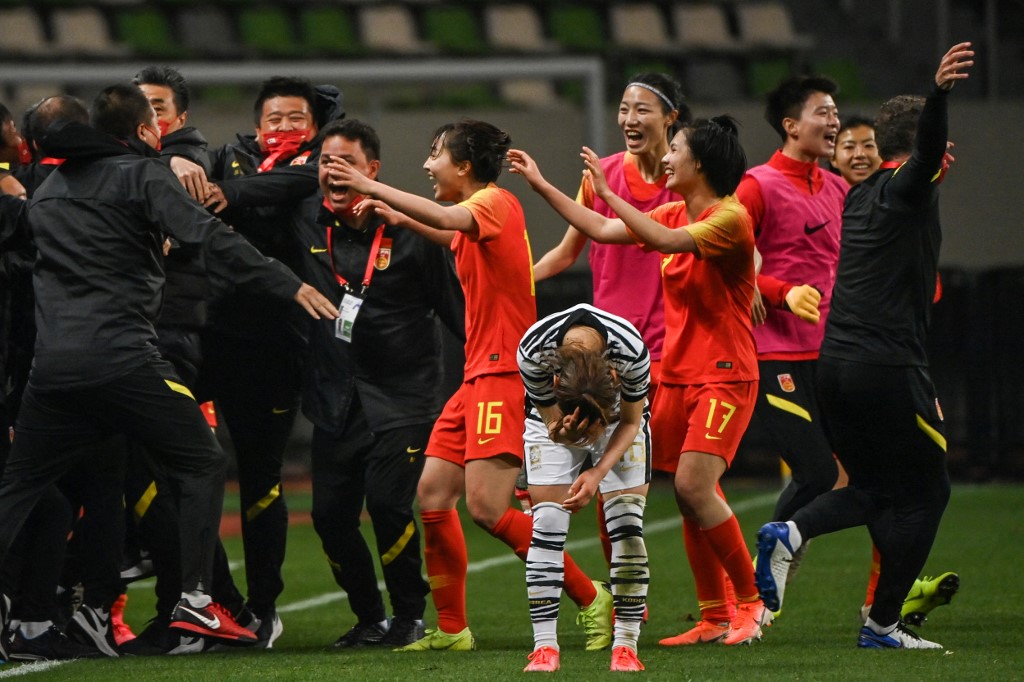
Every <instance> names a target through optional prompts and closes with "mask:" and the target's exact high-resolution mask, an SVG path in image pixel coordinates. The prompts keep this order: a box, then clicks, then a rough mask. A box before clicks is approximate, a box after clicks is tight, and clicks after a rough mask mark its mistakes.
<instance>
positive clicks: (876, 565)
mask: <svg viewBox="0 0 1024 682" xmlns="http://www.w3.org/2000/svg"><path fill="white" fill-rule="evenodd" d="M881 566H882V555H881V554H879V553H878V548H877V547H875V546H874V545H871V573H870V574H869V575H868V591H867V594H865V595H864V605H865V606H871V605H872V604H874V603H875V588H877V587H878V574H879V573H880V572H881V570H882V568H881Z"/></svg>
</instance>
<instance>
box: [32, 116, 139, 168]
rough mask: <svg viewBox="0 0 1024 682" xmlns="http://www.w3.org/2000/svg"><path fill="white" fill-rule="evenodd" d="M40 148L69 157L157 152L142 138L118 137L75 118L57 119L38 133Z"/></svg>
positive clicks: (45, 152)
mask: <svg viewBox="0 0 1024 682" xmlns="http://www.w3.org/2000/svg"><path fill="white" fill-rule="evenodd" d="M39 148H40V149H41V150H42V152H43V154H44V155H46V156H52V157H55V158H58V159H68V160H72V159H98V158H103V157H107V156H122V155H124V154H135V155H138V156H149V157H156V156H159V154H158V153H157V151H156V150H155V149H153V148H152V147H150V146H149V145H147V144H146V143H145V142H143V141H142V140H119V139H117V138H116V137H114V136H112V135H108V134H106V133H102V132H100V131H98V130H96V129H95V128H93V127H92V126H88V125H85V124H84V123H78V122H77V121H57V122H56V123H54V124H53V125H51V126H50V127H49V128H47V129H46V130H45V131H44V132H43V134H42V135H41V136H40V138H39Z"/></svg>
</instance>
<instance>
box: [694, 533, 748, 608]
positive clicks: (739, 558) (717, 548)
mask: <svg viewBox="0 0 1024 682" xmlns="http://www.w3.org/2000/svg"><path fill="white" fill-rule="evenodd" d="M701 534H702V535H703V536H704V537H705V538H706V539H707V541H708V545H710V546H711V549H712V550H713V551H714V553H715V556H717V557H718V561H719V563H720V564H721V565H722V568H724V569H725V572H726V573H728V574H729V579H730V580H732V585H733V589H735V590H736V598H737V599H738V600H739V601H741V602H747V601H754V600H756V599H757V598H758V596H757V586H756V585H755V584H754V566H753V564H751V563H750V552H749V551H748V550H747V543H746V542H744V541H743V531H741V530H740V522H739V520H738V519H737V518H736V515H735V514H733V515H732V516H730V517H729V518H728V520H726V521H725V522H723V523H720V524H718V525H717V526H715V527H714V528H704V529H701Z"/></svg>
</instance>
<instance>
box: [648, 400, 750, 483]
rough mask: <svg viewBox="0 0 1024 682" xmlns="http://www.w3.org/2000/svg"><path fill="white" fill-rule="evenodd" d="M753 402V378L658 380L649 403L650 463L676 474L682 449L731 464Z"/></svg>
mask: <svg viewBox="0 0 1024 682" xmlns="http://www.w3.org/2000/svg"><path fill="white" fill-rule="evenodd" d="M756 403H757V382H756V381H734V382H729V383H721V384H696V385H679V384H664V383H663V384H661V385H660V386H659V387H658V394H657V396H656V397H655V399H654V405H652V406H651V445H652V446H653V456H652V460H653V467H654V468H655V469H656V470H658V471H667V472H669V473H675V471H676V467H677V466H678V464H679V455H680V454H681V453H683V452H705V453H707V454H709V455H716V456H718V457H721V458H722V459H724V460H725V462H726V464H727V465H729V466H731V465H732V460H733V458H734V457H735V456H736V449H737V448H738V447H739V445H740V439H741V438H743V432H744V431H746V430H747V425H748V424H749V423H750V418H751V416H753V414H754V405H755V404H756Z"/></svg>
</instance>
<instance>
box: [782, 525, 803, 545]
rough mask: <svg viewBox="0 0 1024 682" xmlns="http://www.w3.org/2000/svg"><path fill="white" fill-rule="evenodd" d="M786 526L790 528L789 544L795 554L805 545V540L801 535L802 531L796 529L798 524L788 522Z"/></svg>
mask: <svg viewBox="0 0 1024 682" xmlns="http://www.w3.org/2000/svg"><path fill="white" fill-rule="evenodd" d="M786 525H787V526H789V544H790V546H792V547H793V551H794V552H795V551H796V550H797V549H798V548H799V547H800V545H802V544H804V539H803V537H802V536H801V535H800V529H799V528H797V527H796V524H795V523H793V522H792V521H786Z"/></svg>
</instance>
